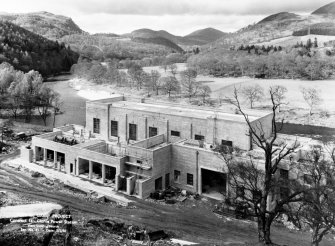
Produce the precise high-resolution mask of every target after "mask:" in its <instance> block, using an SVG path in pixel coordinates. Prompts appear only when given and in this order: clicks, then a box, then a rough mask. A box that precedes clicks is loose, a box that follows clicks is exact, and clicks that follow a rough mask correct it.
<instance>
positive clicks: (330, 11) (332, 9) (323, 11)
mask: <svg viewBox="0 0 335 246" xmlns="http://www.w3.org/2000/svg"><path fill="white" fill-rule="evenodd" d="M312 15H335V2H332V3H329V4H327V5H325V6H322V7H321V8H319V9H317V10H315V11H314V12H313V13H312Z"/></svg>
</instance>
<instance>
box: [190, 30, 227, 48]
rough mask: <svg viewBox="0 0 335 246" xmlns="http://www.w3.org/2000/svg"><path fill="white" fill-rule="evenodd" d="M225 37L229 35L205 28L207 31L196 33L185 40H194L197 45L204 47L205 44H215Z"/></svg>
mask: <svg viewBox="0 0 335 246" xmlns="http://www.w3.org/2000/svg"><path fill="white" fill-rule="evenodd" d="M225 35H227V33H224V32H222V31H220V30H217V29H214V28H205V29H201V30H197V31H194V32H192V33H190V34H188V35H186V36H185V37H184V38H187V39H188V40H192V41H194V42H195V43H198V44H200V45H203V44H207V43H210V42H213V41H215V40H217V39H219V38H221V37H223V36H225Z"/></svg>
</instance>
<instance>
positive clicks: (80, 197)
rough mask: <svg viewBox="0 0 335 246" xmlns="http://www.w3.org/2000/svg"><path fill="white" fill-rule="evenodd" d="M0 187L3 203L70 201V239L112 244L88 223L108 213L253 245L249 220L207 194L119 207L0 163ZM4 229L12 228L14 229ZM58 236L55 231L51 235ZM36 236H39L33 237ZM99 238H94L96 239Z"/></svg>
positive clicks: (282, 233) (276, 236)
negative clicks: (227, 212) (226, 212)
mask: <svg viewBox="0 0 335 246" xmlns="http://www.w3.org/2000/svg"><path fill="white" fill-rule="evenodd" d="M0 190H1V191H6V192H7V196H8V197H7V200H5V201H4V205H6V204H7V205H9V204H15V201H19V202H20V203H29V202H32V201H35V202H36V201H48V202H55V203H58V204H61V205H63V206H69V208H70V210H71V214H72V215H73V219H74V221H77V222H78V223H77V224H76V225H74V233H73V239H75V240H77V242H78V244H75V245H114V244H112V243H111V242H112V241H113V240H114V239H112V237H113V235H112V233H109V232H108V231H106V230H104V229H101V228H100V227H101V226H100V227H99V226H95V227H94V226H93V227H92V226H88V225H87V222H88V221H89V220H92V219H94V220H104V219H109V220H112V221H118V222H122V223H125V224H128V225H134V226H139V227H141V228H145V229H146V230H148V231H150V230H164V231H165V232H166V233H167V234H169V235H172V236H173V237H175V238H178V239H182V240H186V241H191V242H197V243H200V245H258V244H257V232H256V225H255V223H254V222H250V221H243V220H236V219H233V218H230V217H223V218H222V217H220V216H217V215H216V214H214V213H213V212H212V211H213V209H214V205H215V204H216V202H213V201H211V200H207V199H200V200H194V199H191V198H189V199H187V200H186V201H185V202H184V203H177V204H173V205H167V204H163V203H160V202H157V201H152V200H150V199H149V200H138V199H134V205H132V206H131V207H120V206H117V205H116V204H115V203H111V202H98V201H96V200H95V199H92V197H88V196H86V195H85V194H82V193H78V192H75V191H71V190H69V189H67V188H66V187H64V185H63V184H62V183H60V182H58V181H57V180H56V181H50V180H47V179H46V178H45V177H40V178H32V177H31V173H29V171H28V170H25V169H23V168H21V169H13V168H10V167H8V166H6V165H5V164H4V163H1V165H0ZM12 226H13V225H12ZM9 230H10V231H12V232H13V229H12V230H11V229H9ZM14 231H15V230H14ZM18 233H19V232H18ZM19 234H20V233H19ZM1 235H2V236H3V237H5V238H10V237H11V236H12V234H10V233H9V234H8V233H7V234H6V233H5V234H4V232H2V234H1ZM272 235H273V240H274V241H275V242H276V243H279V244H281V245H296V246H300V245H301V246H303V245H308V244H309V236H310V235H309V234H308V233H304V232H296V231H290V230H288V229H286V228H284V227H283V226H281V225H277V226H274V228H273V231H272ZM21 237H32V238H34V235H26V234H22V233H21ZM0 238H1V236H0ZM60 238H61V237H60V236H59V237H58V239H57V237H56V239H55V240H56V241H57V240H60ZM30 239H31V238H30ZM31 240H32V239H31ZM36 240H37V241H38V238H37V239H36ZM39 240H40V239H39ZM53 240H54V239H53ZM84 241H85V243H84ZM98 241H99V244H96V242H98ZM80 243H82V244H80ZM1 245H4V244H1ZM36 245H38V244H36ZM52 245H57V243H55V244H52ZM115 245H117V244H115ZM163 245H164V244H163ZM322 245H323V246H328V245H329V246H330V245H334V241H327V240H325V241H324V242H323V244H322Z"/></svg>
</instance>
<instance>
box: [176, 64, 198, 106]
mask: <svg viewBox="0 0 335 246" xmlns="http://www.w3.org/2000/svg"><path fill="white" fill-rule="evenodd" d="M180 77H181V81H180V82H181V86H182V88H183V90H184V91H185V92H186V94H187V96H188V98H189V100H191V98H192V97H193V96H195V95H196V94H197V92H198V89H199V87H200V83H199V82H197V81H196V80H195V79H196V77H197V71H195V70H193V69H190V68H188V69H186V70H185V71H182V72H181V73H180Z"/></svg>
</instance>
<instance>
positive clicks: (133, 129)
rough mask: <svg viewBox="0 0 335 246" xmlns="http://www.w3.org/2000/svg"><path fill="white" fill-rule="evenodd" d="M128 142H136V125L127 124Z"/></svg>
mask: <svg viewBox="0 0 335 246" xmlns="http://www.w3.org/2000/svg"><path fill="white" fill-rule="evenodd" d="M129 140H135V141H136V140H137V125H136V124H129Z"/></svg>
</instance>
